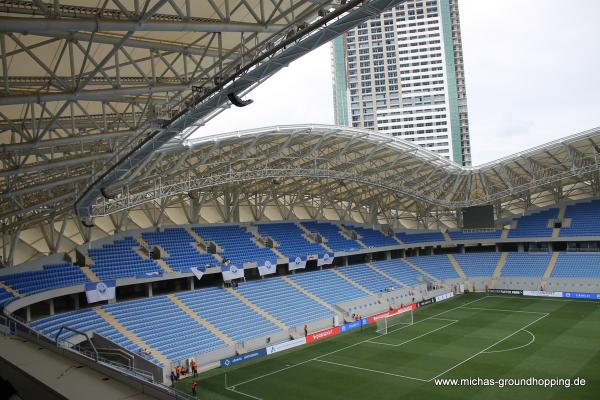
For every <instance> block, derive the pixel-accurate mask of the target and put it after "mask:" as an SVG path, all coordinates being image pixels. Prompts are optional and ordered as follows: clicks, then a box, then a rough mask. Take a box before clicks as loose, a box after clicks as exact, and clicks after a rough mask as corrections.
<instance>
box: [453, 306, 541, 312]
mask: <svg viewBox="0 0 600 400" xmlns="http://www.w3.org/2000/svg"><path fill="white" fill-rule="evenodd" d="M463 308H464V309H465V310H484V311H504V312H510V313H523V314H547V313H545V312H541V311H523V310H508V309H504V308H488V307H463Z"/></svg>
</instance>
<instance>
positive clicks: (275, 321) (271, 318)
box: [227, 288, 288, 330]
mask: <svg viewBox="0 0 600 400" xmlns="http://www.w3.org/2000/svg"><path fill="white" fill-rule="evenodd" d="M227 291H229V293H231V294H232V295H233V296H235V297H237V298H238V299H239V300H240V301H241V302H242V303H244V304H246V305H247V306H248V307H250V308H251V309H253V310H254V311H255V312H257V313H258V314H260V315H262V316H263V317H265V318H266V319H268V320H269V321H271V322H272V323H273V324H275V325H276V326H278V327H279V328H280V329H281V330H287V329H288V326H287V325H286V324H284V323H283V322H281V321H280V320H278V319H277V318H275V317H274V316H272V315H271V314H269V313H268V312H266V311H265V310H263V309H262V308H260V307H259V306H257V305H256V304H254V303H253V302H251V301H250V300H249V299H247V298H246V297H244V296H243V295H242V294H241V293H240V292H238V291H237V290H233V289H232V288H227Z"/></svg>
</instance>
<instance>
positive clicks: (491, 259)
mask: <svg viewBox="0 0 600 400" xmlns="http://www.w3.org/2000/svg"><path fill="white" fill-rule="evenodd" d="M454 258H455V259H456V261H457V262H458V265H460V267H461V268H462V270H463V272H464V273H465V275H467V276H469V277H471V276H492V275H494V271H496V266H497V265H498V260H500V253H471V254H454Z"/></svg>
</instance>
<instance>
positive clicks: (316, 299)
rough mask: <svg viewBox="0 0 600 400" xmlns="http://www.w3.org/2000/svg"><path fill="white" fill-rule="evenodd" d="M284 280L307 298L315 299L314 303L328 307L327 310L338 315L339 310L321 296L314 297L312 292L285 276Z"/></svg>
mask: <svg viewBox="0 0 600 400" xmlns="http://www.w3.org/2000/svg"><path fill="white" fill-rule="evenodd" d="M283 280H284V281H286V282H287V283H289V284H290V285H291V286H293V287H295V288H296V289H298V290H299V291H301V292H302V293H304V294H305V295H306V296H308V297H310V298H311V299H313V300H314V301H316V302H317V303H319V304H321V305H322V306H324V307H326V308H327V309H329V310H331V311H333V312H334V313H336V314H337V313H338V310H336V309H335V308H334V307H333V306H332V305H331V304H329V303H327V302H326V301H325V300H323V299H322V298H320V297H319V296H317V295H314V294H312V293H311V292H309V291H308V290H306V289H304V288H303V287H302V286H300V285H298V284H297V283H296V282H294V281H293V280H291V279H290V278H288V277H287V276H284V277H283Z"/></svg>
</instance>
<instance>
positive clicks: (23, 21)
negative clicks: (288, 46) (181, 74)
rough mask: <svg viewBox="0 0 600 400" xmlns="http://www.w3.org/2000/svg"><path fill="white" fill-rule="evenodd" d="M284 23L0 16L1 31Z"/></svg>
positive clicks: (202, 28) (264, 28) (252, 27)
mask: <svg viewBox="0 0 600 400" xmlns="http://www.w3.org/2000/svg"><path fill="white" fill-rule="evenodd" d="M284 28H285V25H275V24H273V25H269V24H258V23H245V22H205V21H177V22H170V21H160V22H159V21H149V22H138V21H132V20H129V21H127V20H117V19H91V18H90V19H67V18H63V19H49V18H18V17H17V18H14V17H0V32H15V33H21V34H24V35H26V34H29V33H31V32H53V31H65V32H77V31H87V32H130V31H137V32H144V31H146V32H259V33H277V32H279V31H281V30H282V29H284Z"/></svg>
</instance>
